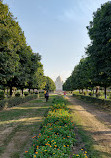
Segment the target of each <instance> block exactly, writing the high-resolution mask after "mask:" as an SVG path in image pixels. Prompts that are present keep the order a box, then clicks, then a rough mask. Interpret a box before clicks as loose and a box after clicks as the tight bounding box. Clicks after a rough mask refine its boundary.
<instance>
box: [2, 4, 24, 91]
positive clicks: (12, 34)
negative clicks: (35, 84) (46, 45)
mask: <svg viewBox="0 0 111 158" xmlns="http://www.w3.org/2000/svg"><path fill="white" fill-rule="evenodd" d="M0 41H1V42H0V84H2V85H7V82H10V83H11V81H12V79H13V78H14V76H15V74H16V71H17V69H18V68H19V60H20V58H19V55H18V54H17V51H18V50H20V48H21V46H23V45H24V44H25V43H26V41H25V37H24V33H23V32H22V30H21V28H20V26H19V24H18V22H16V20H15V19H14V17H13V15H12V13H11V12H10V11H9V8H8V6H7V5H5V4H3V3H2V2H0ZM8 85H9V86H10V89H12V85H11V84H8ZM11 93H12V90H11Z"/></svg>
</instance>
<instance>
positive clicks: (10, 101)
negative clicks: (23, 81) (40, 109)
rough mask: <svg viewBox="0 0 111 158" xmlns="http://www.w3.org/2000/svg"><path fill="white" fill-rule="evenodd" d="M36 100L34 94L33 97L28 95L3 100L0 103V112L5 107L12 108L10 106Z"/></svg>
mask: <svg viewBox="0 0 111 158" xmlns="http://www.w3.org/2000/svg"><path fill="white" fill-rule="evenodd" d="M36 98H37V95H36V94H34V95H28V96H26V97H11V98H9V99H4V100H1V101H0V110H2V109H4V108H7V107H12V106H16V105H19V104H22V103H25V102H28V101H29V100H32V99H36Z"/></svg>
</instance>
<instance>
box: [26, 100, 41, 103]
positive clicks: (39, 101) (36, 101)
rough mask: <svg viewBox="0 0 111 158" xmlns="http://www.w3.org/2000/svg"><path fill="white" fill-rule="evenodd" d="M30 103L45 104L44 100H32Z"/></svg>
mask: <svg viewBox="0 0 111 158" xmlns="http://www.w3.org/2000/svg"><path fill="white" fill-rule="evenodd" d="M29 103H43V100H31V101H29Z"/></svg>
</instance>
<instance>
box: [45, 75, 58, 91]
mask: <svg viewBox="0 0 111 158" xmlns="http://www.w3.org/2000/svg"><path fill="white" fill-rule="evenodd" d="M45 81H46V84H45V89H46V90H49V91H54V90H55V89H56V86H55V83H54V81H53V80H52V79H51V78H50V77H48V76H45Z"/></svg>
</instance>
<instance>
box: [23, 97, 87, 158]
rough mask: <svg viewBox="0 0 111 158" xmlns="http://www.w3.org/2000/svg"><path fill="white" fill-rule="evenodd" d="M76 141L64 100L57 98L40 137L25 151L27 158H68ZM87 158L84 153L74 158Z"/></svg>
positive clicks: (34, 138) (36, 137)
mask: <svg viewBox="0 0 111 158" xmlns="http://www.w3.org/2000/svg"><path fill="white" fill-rule="evenodd" d="M75 142H76V139H75V134H74V124H73V122H72V121H71V116H70V113H69V110H68V108H67V106H66V104H65V100H64V99H63V98H60V97H57V98H56V99H54V100H53V103H52V106H51V107H50V110H49V112H48V115H47V117H46V119H45V120H44V123H43V125H42V129H41V131H40V133H39V135H38V136H37V135H35V136H34V137H33V140H32V147H31V148H30V149H29V150H28V151H25V158H60V157H61V158H62V157H64V158H68V157H70V155H71V151H72V147H73V146H74V145H75ZM75 157H81V158H87V155H86V153H84V152H83V151H81V152H80V154H78V155H73V156H72V158H75Z"/></svg>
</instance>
